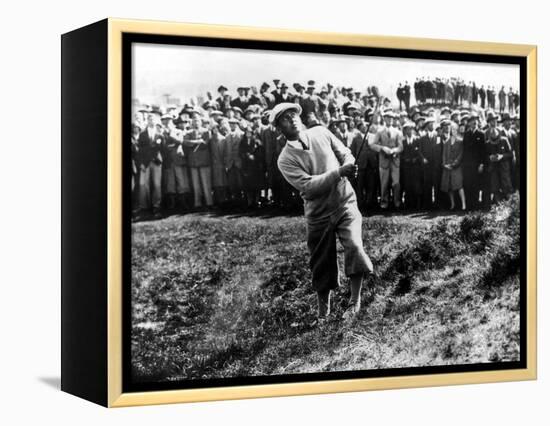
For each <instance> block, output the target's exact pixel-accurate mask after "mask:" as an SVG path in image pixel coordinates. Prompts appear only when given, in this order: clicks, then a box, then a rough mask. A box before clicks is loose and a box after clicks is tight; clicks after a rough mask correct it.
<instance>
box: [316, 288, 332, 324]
mask: <svg viewBox="0 0 550 426" xmlns="http://www.w3.org/2000/svg"><path fill="white" fill-rule="evenodd" d="M317 303H318V309H319V310H318V315H319V318H323V317H326V316H327V315H328V314H330V290H326V291H318V292H317Z"/></svg>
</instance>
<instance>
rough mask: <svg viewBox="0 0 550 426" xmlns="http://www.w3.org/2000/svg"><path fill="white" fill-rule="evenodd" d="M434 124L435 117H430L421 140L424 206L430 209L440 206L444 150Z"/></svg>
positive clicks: (425, 124)
mask: <svg viewBox="0 0 550 426" xmlns="http://www.w3.org/2000/svg"><path fill="white" fill-rule="evenodd" d="M434 125H435V120H434V119H433V117H428V118H427V119H426V121H425V123H424V128H425V129H426V132H425V133H424V135H423V136H422V137H421V138H420V140H419V144H420V157H421V158H422V179H423V188H422V197H423V201H424V202H423V206H424V208H425V209H429V210H431V209H433V208H437V207H438V206H439V198H440V194H439V186H440V184H441V157H442V151H441V143H440V139H439V137H438V136H437V132H436V131H435V130H434ZM432 192H433V198H432Z"/></svg>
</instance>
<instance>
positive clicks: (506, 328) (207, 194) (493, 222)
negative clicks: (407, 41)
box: [124, 41, 525, 389]
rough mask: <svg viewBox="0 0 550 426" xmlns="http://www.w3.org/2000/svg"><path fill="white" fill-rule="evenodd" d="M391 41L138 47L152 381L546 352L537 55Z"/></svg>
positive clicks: (139, 366)
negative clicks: (528, 277) (534, 125)
mask: <svg viewBox="0 0 550 426" xmlns="http://www.w3.org/2000/svg"><path fill="white" fill-rule="evenodd" d="M378 53H379V54H377V52H373V53H372V54H370V53H369V54H349V53H346V52H345V51H344V50H342V53H338V52H335V51H334V49H332V50H330V52H328V50H327V52H323V51H304V50H296V51H293V50H292V49H291V48H290V47H289V48H287V50H283V49H277V50H270V49H267V48H266V49H259V48H242V47H226V46H224V47H218V46H215V45H193V44H192V42H189V43H188V44H171V43H159V42H155V43H148V42H139V41H138V42H132V44H131V54H130V56H131V66H130V69H131V99H125V100H124V101H125V102H126V103H127V104H128V105H129V108H130V109H131V112H130V113H128V114H126V116H125V117H129V118H130V119H131V123H129V122H127V123H125V126H131V131H128V132H127V135H128V136H129V137H128V138H125V140H124V143H125V144H126V148H127V152H128V153H130V157H131V158H130V159H129V160H128V163H130V161H131V164H130V165H129V167H127V168H126V170H127V173H129V174H131V177H130V176H127V179H126V182H127V183H128V187H127V188H125V190H126V191H127V192H128V193H130V194H131V196H130V205H129V206H128V209H127V212H128V218H127V220H128V221H131V225H129V227H128V229H130V230H131V236H130V239H131V247H130V248H129V256H130V260H129V262H130V265H131V268H130V269H131V271H130V280H129V286H128V287H126V288H127V289H129V292H128V295H127V297H128V298H129V305H128V306H129V311H128V312H127V315H128V319H129V321H128V323H127V324H129V329H128V330H127V332H128V334H129V347H128V349H129V352H128V355H129V358H128V359H127V362H128V363H129V370H128V371H130V379H129V380H130V382H131V383H132V384H134V385H136V386H138V388H139V386H140V384H142V385H145V384H148V385H151V384H153V385H154V386H157V387H158V388H161V389H162V388H163V386H164V385H165V384H169V383H186V384H190V383H193V382H196V383H201V385H205V384H206V385H208V383H209V382H208V381H211V382H212V383H218V382H215V381H216V380H218V381H219V380H225V381H226V382H223V383H233V382H231V381H230V380H238V379H249V380H254V378H256V379H258V380H259V381H258V383H260V382H261V383H270V380H283V379H281V378H284V380H288V381H292V380H296V381H298V380H307V379H308V377H315V378H317V379H318V378H319V377H322V378H326V379H331V378H338V377H373V375H376V374H381V373H380V372H385V373H384V374H386V375H391V374H394V375H395V374H398V373H399V374H403V372H405V373H406V374H417V373H422V372H453V371H474V370H475V371H479V370H483V369H491V368H492V369H497V368H498V369H506V368H517V366H518V365H521V363H522V362H524V361H525V359H524V355H525V354H524V353H523V352H522V333H523V332H524V330H522V315H523V314H524V312H523V311H522V297H523V293H522V291H523V290H522V288H523V287H522V286H523V285H525V282H524V281H525V276H524V274H525V268H524V265H525V263H524V257H525V253H524V252H522V246H523V241H524V238H525V235H524V226H525V222H524V221H525V219H524V217H525V208H524V207H523V206H524V203H523V201H524V200H523V199H522V197H523V196H524V195H525V194H524V191H525V177H524V176H525V159H524V156H525V135H524V134H522V129H523V128H524V127H523V124H522V119H523V118H522V117H523V116H522V108H521V107H520V104H521V102H522V99H523V98H522V97H523V96H524V95H525V94H524V93H522V90H521V88H522V85H521V78H520V77H521V72H520V71H521V70H520V65H519V64H517V63H506V61H505V60H499V59H498V58H499V57H498V56H495V60H494V62H491V61H490V60H489V59H488V58H487V56H484V57H483V58H482V60H474V59H475V58H470V60H465V59H464V58H463V57H460V58H459V57H458V56H457V58H456V59H452V58H449V57H446V58H445V59H441V58H440V57H438V56H437V55H436V54H433V55H432V57H426V55H423V56H422V55H419V57H412V56H413V55H409V57H405V56H399V54H398V53H395V54H392V53H391V52H389V51H384V52H382V51H380V52H378ZM453 368H455V370H453ZM423 369H424V370H423ZM377 372H378V373H377ZM400 372H401V373H400ZM342 374H357V376H349V375H348V376H342ZM320 375H321V376H320ZM369 375H370V376H369ZM277 378H278V379H277ZM125 380H126V379H125ZM235 383H238V382H235Z"/></svg>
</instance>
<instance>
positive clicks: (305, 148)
mask: <svg viewBox="0 0 550 426" xmlns="http://www.w3.org/2000/svg"><path fill="white" fill-rule="evenodd" d="M298 142H300V145H302V149H303V150H304V151H307V145H306V144H305V143H304V141H303V140H302V139H298Z"/></svg>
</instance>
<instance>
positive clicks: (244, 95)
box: [231, 87, 250, 111]
mask: <svg viewBox="0 0 550 426" xmlns="http://www.w3.org/2000/svg"><path fill="white" fill-rule="evenodd" d="M249 90H250V88H248V87H239V88H237V93H238V94H239V96H237V97H236V98H234V99H233V100H232V101H231V106H232V107H237V108H240V109H241V110H242V111H244V110H246V108H248V105H250V99H249V98H248V91H249Z"/></svg>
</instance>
